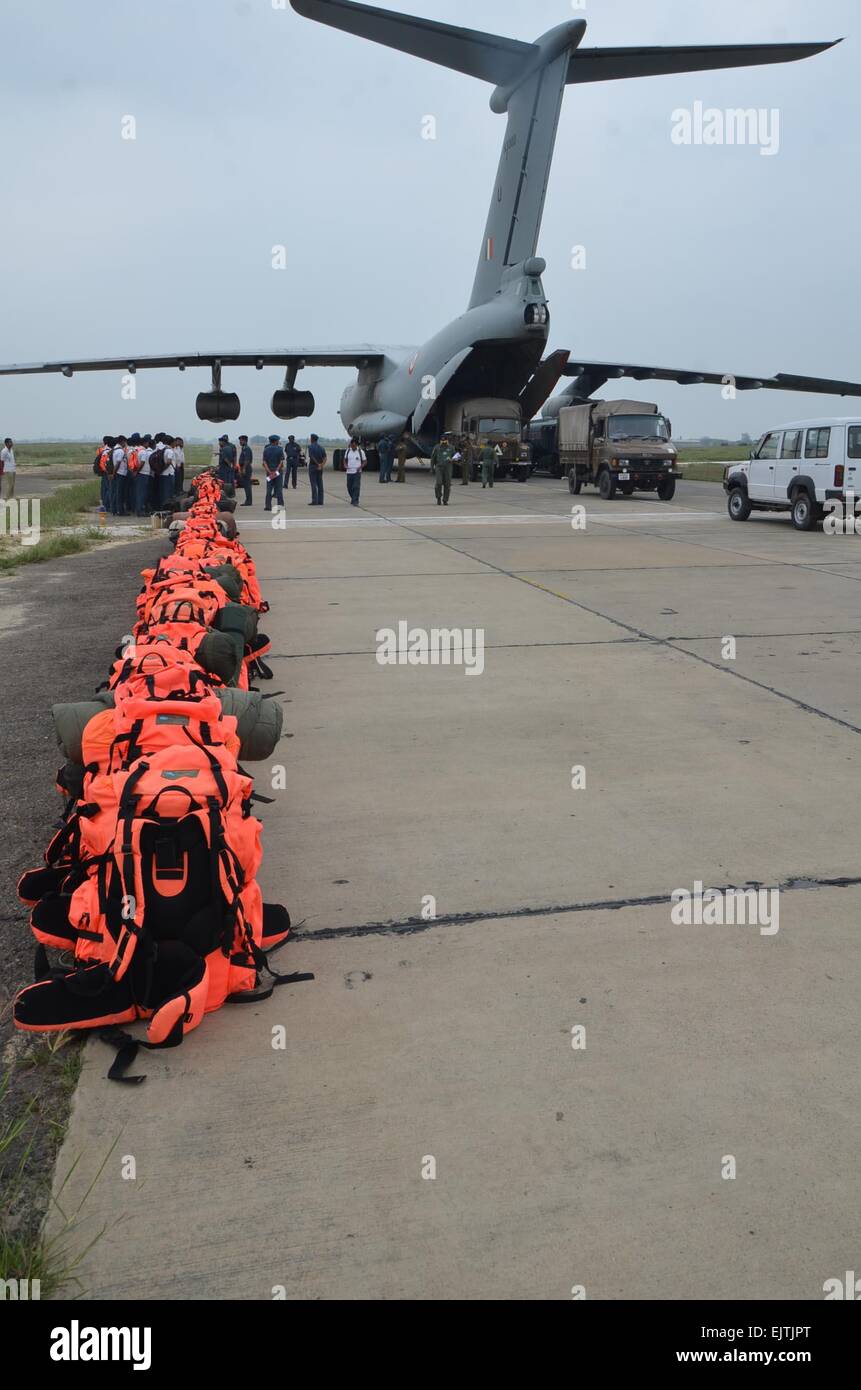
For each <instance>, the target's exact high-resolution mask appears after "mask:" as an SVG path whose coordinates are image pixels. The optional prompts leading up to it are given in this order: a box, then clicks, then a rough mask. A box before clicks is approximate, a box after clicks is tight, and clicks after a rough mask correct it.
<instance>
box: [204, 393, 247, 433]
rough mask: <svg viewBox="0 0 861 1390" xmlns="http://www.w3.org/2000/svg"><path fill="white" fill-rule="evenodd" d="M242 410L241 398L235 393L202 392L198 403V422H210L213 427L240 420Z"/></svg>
mask: <svg viewBox="0 0 861 1390" xmlns="http://www.w3.org/2000/svg"><path fill="white" fill-rule="evenodd" d="M240 408H241V407H240V402H239V397H238V396H237V395H236V394H235V392H233V391H201V393H200V395H199V396H198V398H197V402H196V409H197V418H198V420H208V421H209V422H210V424H213V425H220V424H222V423H223V422H224V421H225V420H238V419H239V412H240Z"/></svg>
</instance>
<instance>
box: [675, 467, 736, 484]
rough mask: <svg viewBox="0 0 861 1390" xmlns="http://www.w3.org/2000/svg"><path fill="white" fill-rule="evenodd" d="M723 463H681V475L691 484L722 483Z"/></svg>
mask: <svg viewBox="0 0 861 1390" xmlns="http://www.w3.org/2000/svg"><path fill="white" fill-rule="evenodd" d="M725 467H726V465H725V464H723V463H683V464H682V474H683V476H684V477H685V478H687V479H688V481H689V482H691V483H722V482H723V471H724V468H725Z"/></svg>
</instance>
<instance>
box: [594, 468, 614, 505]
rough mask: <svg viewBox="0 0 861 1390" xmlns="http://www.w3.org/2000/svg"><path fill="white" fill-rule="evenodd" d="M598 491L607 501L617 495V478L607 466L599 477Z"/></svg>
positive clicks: (610, 500)
mask: <svg viewBox="0 0 861 1390" xmlns="http://www.w3.org/2000/svg"><path fill="white" fill-rule="evenodd" d="M598 491H599V492H600V494H601V496H602V498H603V499H604V501H605V502H612V500H613V498H614V497H615V496H616V479H615V478H614V476H613V474H612V473H611V472H610V470H609V468H605V469H604V471H603V473H602V474H601V476H600V478H599V479H598Z"/></svg>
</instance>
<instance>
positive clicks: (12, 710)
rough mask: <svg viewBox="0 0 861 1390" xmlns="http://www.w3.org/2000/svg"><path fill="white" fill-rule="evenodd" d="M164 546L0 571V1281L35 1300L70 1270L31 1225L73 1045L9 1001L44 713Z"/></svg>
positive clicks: (47, 744)
mask: <svg viewBox="0 0 861 1390" xmlns="http://www.w3.org/2000/svg"><path fill="white" fill-rule="evenodd" d="M162 544H163V542H162V541H161V540H160V539H159V538H158V537H157V536H155V535H154V536H153V537H152V538H151V539H150V538H147V539H146V540H143V541H139V542H137V543H130V544H118V545H111V546H109V547H106V548H105V549H102V550H98V551H94V552H91V553H89V554H86V555H75V556H65V557H63V558H62V559H59V560H55V561H51V562H48V563H45V564H40V565H29V566H27V567H26V569H24V570H21V571H20V572H18V573H17V574H15V575H12V576H9V577H4V576H0V671H2V676H0V692H2V704H0V708H2V740H0V826H2V834H0V884H2V890H3V891H2V897H0V939H2V943H3V950H2V952H0V1278H11V1277H18V1278H27V1277H29V1278H41V1280H42V1296H43V1297H44V1296H46V1293H48V1292H49V1291H50V1288H51V1285H52V1283H53V1282H55V1281H56V1279H57V1278H62V1277H64V1275H67V1274H68V1273H69V1271H67V1270H64V1269H63V1267H62V1258H61V1257H60V1256H59V1255H58V1252H56V1251H46V1250H45V1248H44V1247H43V1246H42V1245H41V1243H40V1240H39V1229H40V1225H41V1219H42V1216H43V1214H44V1211H45V1208H46V1205H47V1202H48V1200H49V1191H50V1181H51V1174H52V1170H53V1165H54V1160H55V1157H56V1153H57V1149H58V1147H59V1144H60V1142H61V1141H62V1138H63V1134H64V1133H65V1128H66V1122H67V1119H68V1113H69V1107H70V1104H71V1100H72V1096H73V1094H74V1088H75V1083H76V1080H77V1075H78V1070H79V1064H80V1063H79V1046H78V1044H77V1043H74V1042H71V1043H67V1044H66V1045H65V1046H61V1047H60V1048H55V1047H53V1046H52V1045H51V1040H50V1039H49V1040H48V1041H47V1042H46V1040H45V1039H44V1038H28V1037H25V1036H24V1035H22V1034H20V1033H17V1032H16V1031H15V1029H14V1027H13V1025H12V1021H11V1001H12V997H13V995H14V993H15V991H16V990H17V989H19V988H20V987H21V986H22V985H23V984H26V983H29V982H30V981H31V980H32V978H33V973H32V972H33V948H34V943H33V939H32V935H31V933H30V930H29V926H28V918H29V914H28V911H27V909H26V908H25V907H24V906H23V904H21V903H19V902H18V899H17V895H16V891H15V890H16V884H17V882H18V879H19V877H20V875H21V874H22V873H23V872H24V870H25V869H28V868H32V867H35V866H36V865H37V864H38V863H39V862H40V861H41V856H42V854H43V851H44V849H45V847H46V845H47V843H48V841H49V839H50V836H51V834H52V833H53V831H52V827H53V825H54V823H55V822H56V820H57V817H58V815H59V813H60V810H61V802H60V798H59V796H58V795H57V793H56V791H55V790H54V780H55V775H56V772H57V768H58V767H59V766H60V764H61V762H62V757H61V755H60V753H59V750H58V748H57V745H56V741H55V737H54V729H53V723H52V720H51V706H52V705H53V704H54V703H56V702H58V701H66V700H74V699H86V697H87V696H88V695H89V694H90V693H91V692H92V691H93V690H94V689H95V688H96V686H97V685H99V684H100V683H101V681H103V680H104V678H105V675H106V673H107V670H108V668H109V666H110V663H111V660H112V658H113V653H114V651H115V649H116V647H117V645H118V643H119V641H120V639H121V638H122V636H123V634H124V633H125V632H127V631H129V627H130V624H131V622H132V618H133V613H134V599H135V595H136V594H137V592H138V589H139V587H140V579H139V575H140V571H141V569H142V568H144V566H145V565H146V564H148V563H149V562H150V561H151V560H152V559H154V558H155V556H156V555H157V554H158V553H159V551H160V549H161V547H162ZM19 1127H20V1132H19Z"/></svg>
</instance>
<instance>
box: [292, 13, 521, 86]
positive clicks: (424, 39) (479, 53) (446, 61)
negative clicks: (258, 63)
mask: <svg viewBox="0 0 861 1390" xmlns="http://www.w3.org/2000/svg"><path fill="white" fill-rule="evenodd" d="M290 3H291V5H292V6H293V9H294V10H295V11H296V12H297V14H300V15H302V16H303V17H304V18H305V19H315V20H317V21H318V23H320V24H328V25H330V26H331V27H332V28H333V29H343V30H345V31H346V32H347V33H348V34H356V35H357V36H358V37H359V38H362V39H370V40H371V41H372V42H373V43H382V44H385V45H386V47H387V48H395V49H397V50H398V51H399V52H400V53H409V54H411V55H412V56H413V57H415V58H425V59H426V60H427V61H428V62H430V63H438V64H440V65H441V66H442V67H446V68H453V69H454V71H455V72H462V73H465V74H466V75H467V76H468V77H478V78H480V79H481V81H483V82H493V83H495V84H496V85H497V86H499V85H501V84H504V83H506V82H510V81H511V80H512V79H513V78H514V77H515V76H516V74H517V73H518V72H519V71H520V70H521V68H522V67H523V63H524V59H527V60H528V59H530V58H533V57H534V56H535V55H536V54H537V52H538V49H537V48H536V47H535V45H534V44H531V43H521V42H520V41H519V40H518V39H507V38H504V37H503V36H502V35H499V34H485V33H482V32H480V31H479V30H477V29H462V28H459V27H457V26H456V25H453V24H440V23H439V22H438V21H436V20H432V19H421V18H419V17H417V16H416V15H408V14H398V13H397V12H396V11H394V10H381V9H379V8H378V7H377V6H375V5H362V4H356V3H355V2H354V0H290Z"/></svg>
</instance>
